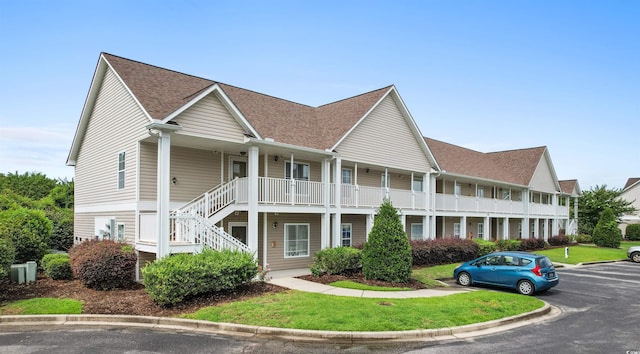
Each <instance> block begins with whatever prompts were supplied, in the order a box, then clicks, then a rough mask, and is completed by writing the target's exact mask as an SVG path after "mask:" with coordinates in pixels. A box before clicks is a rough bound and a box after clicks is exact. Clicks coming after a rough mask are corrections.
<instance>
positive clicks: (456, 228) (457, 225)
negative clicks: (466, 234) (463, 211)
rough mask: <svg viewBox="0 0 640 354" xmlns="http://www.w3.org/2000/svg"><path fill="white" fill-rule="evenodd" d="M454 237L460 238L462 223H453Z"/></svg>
mask: <svg viewBox="0 0 640 354" xmlns="http://www.w3.org/2000/svg"><path fill="white" fill-rule="evenodd" d="M453 237H457V238H460V223H459V222H457V223H454V224H453Z"/></svg>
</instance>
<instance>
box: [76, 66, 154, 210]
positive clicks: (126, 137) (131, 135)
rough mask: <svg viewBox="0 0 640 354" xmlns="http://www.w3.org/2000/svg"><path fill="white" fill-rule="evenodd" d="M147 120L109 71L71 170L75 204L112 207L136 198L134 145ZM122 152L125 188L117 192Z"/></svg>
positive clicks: (147, 122)
mask: <svg viewBox="0 0 640 354" xmlns="http://www.w3.org/2000/svg"><path fill="white" fill-rule="evenodd" d="M147 124H149V120H148V119H147V118H146V116H145V115H144V113H143V111H142V110H141V109H140V107H139V106H138V105H137V104H136V102H135V101H134V100H133V98H131V96H130V95H129V93H128V91H127V90H126V89H125V88H124V86H123V85H122V84H121V83H120V81H119V80H118V79H117V77H116V76H115V74H114V73H113V72H112V71H111V69H109V70H107V71H106V73H105V78H104V80H103V82H102V86H101V87H100V92H99V94H98V97H97V99H96V102H95V106H94V109H93V112H92V114H91V117H90V118H89V123H88V126H87V130H86V134H85V136H84V139H83V141H82V145H81V148H80V150H79V153H78V157H77V161H76V167H75V177H74V181H75V204H76V206H82V205H87V204H100V203H114V202H122V201H132V200H135V198H136V174H137V173H136V155H137V146H138V144H137V141H138V139H140V138H142V137H144V136H145V134H146V133H147V130H146V129H145V128H144V127H145V126H146V125H147ZM120 152H125V164H126V166H125V188H124V189H121V190H119V189H118V154H119V153H120Z"/></svg>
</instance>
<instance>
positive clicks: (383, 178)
mask: <svg viewBox="0 0 640 354" xmlns="http://www.w3.org/2000/svg"><path fill="white" fill-rule="evenodd" d="M390 177H391V176H390V175H389V174H387V173H383V174H381V175H380V187H382V188H389V185H390V183H389V182H390V181H389V180H390V179H391V178H390Z"/></svg>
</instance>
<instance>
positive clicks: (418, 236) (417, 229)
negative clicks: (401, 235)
mask: <svg viewBox="0 0 640 354" xmlns="http://www.w3.org/2000/svg"><path fill="white" fill-rule="evenodd" d="M422 235H423V234H422V224H421V223H420V224H414V223H412V224H411V239H412V240H422V239H423V238H422Z"/></svg>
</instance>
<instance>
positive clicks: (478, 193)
mask: <svg viewBox="0 0 640 354" xmlns="http://www.w3.org/2000/svg"><path fill="white" fill-rule="evenodd" d="M476 197H478V198H484V187H480V186H478V187H477V188H476Z"/></svg>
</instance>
